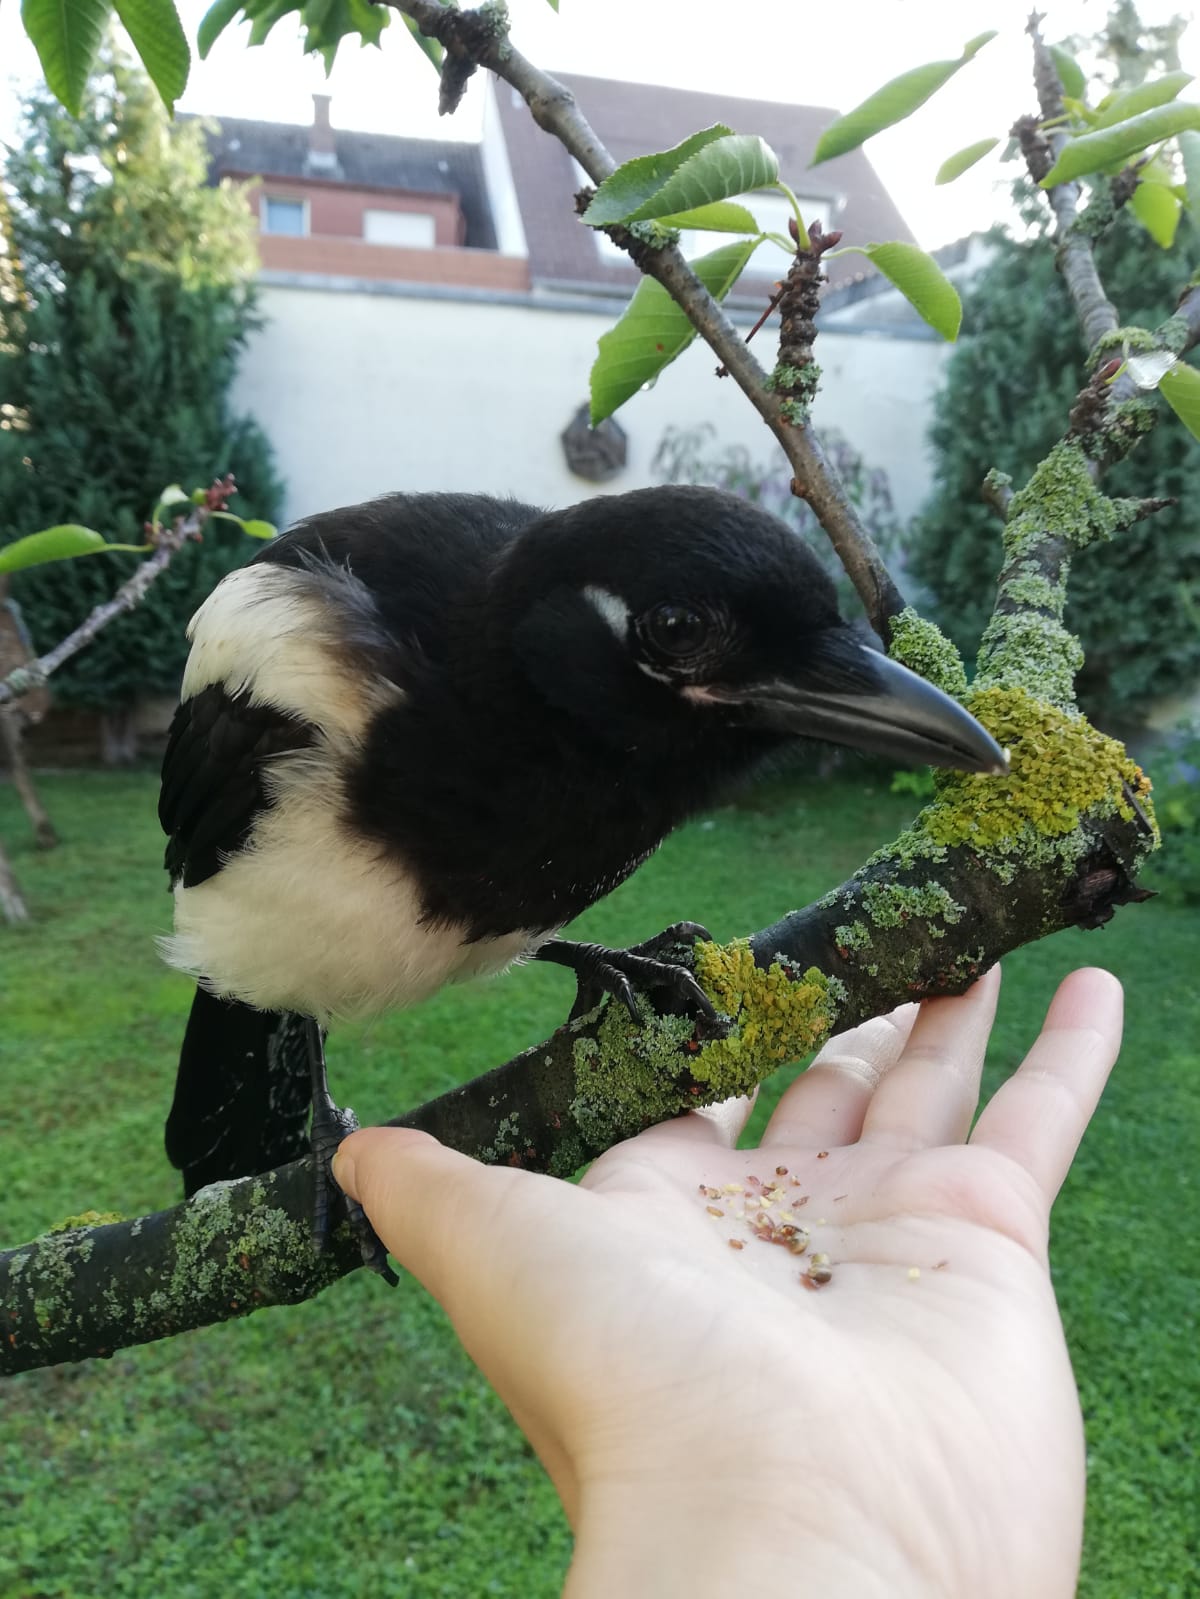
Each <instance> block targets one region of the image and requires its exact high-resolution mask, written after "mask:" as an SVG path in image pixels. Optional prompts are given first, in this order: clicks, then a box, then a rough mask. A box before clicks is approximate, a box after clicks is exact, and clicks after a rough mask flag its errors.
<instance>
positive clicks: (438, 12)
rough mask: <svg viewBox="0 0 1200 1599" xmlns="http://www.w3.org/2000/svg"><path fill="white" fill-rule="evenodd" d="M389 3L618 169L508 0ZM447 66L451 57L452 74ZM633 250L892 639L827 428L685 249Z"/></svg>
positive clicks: (881, 579)
mask: <svg viewBox="0 0 1200 1599" xmlns="http://www.w3.org/2000/svg"><path fill="white" fill-rule="evenodd" d="M381 3H383V4H386V5H390V6H392V7H393V8H394V9H395V10H397V11H401V12H403V13H404V15H405V16H408V17H411V18H412V19H413V21H414V22H415V23H416V24H417V25H418V27H419V28H420V29H421V31H422V33H424V34H426V35H428V37H430V38H432V39H437V40H438V41H439V42H440V43H441V45H442V46H443V48H444V50H445V51H446V61H447V63H450V68H449V70H450V72H451V75H452V80H453V83H454V85H455V86H456V88H457V93H461V87H462V84H463V83H465V81H466V79H465V76H464V69H463V63H464V62H466V63H468V64H469V63H475V64H478V65H479V66H482V67H486V68H488V69H489V70H490V71H492V72H494V73H495V74H496V76H497V77H499V78H502V79H503V80H504V81H505V82H506V83H508V84H510V85H511V86H512V87H513V88H514V89H516V90H517V92H518V93H519V94H520V95H521V96H522V98H523V99H524V101H525V103H526V105H527V106H528V107H529V110H530V112H531V114H532V116H533V119H534V121H535V122H536V123H537V124H538V126H539V127H540V128H542V129H544V130H545V132H547V133H550V134H552V135H553V136H554V137H555V138H556V139H558V140H559V142H560V143H561V144H562V145H563V146H564V147H565V148H566V149H567V150H568V151H569V152H570V154H571V155H573V156H574V157H575V159H576V161H578V162H579V164H580V166H581V167H582V168H583V170H584V171H585V172H586V173H587V175H588V176H589V177H590V178H591V179H592V181H593V182H594V183H601V182H603V180H604V179H605V178H606V177H608V175H609V173H610V172H612V171H613V170H614V169H615V166H616V163H615V162H614V161H613V158H612V156H611V155H610V154H609V153H608V151H607V150H606V149H605V148H604V146H603V144H602V143H601V142H600V140H599V139H598V138H597V137H596V134H595V132H594V130H593V129H592V128H591V126H590V125H589V123H588V121H587V119H586V117H585V116H584V115H583V113H582V112H581V111H580V109H579V106H578V104H577V102H576V100H575V96H574V95H573V94H572V93H571V91H570V90H569V89H568V88H567V87H566V86H565V84H562V83H559V82H557V81H556V80H555V79H554V78H552V77H550V76H549V74H547V73H545V72H542V71H541V70H540V69H539V68H537V67H535V66H534V65H533V64H532V63H531V62H530V61H528V60H526V58H525V57H524V56H523V55H522V54H521V53H520V51H519V50H517V49H516V48H515V47H514V46H513V44H512V41H511V40H510V39H509V37H508V18H507V13H506V11H505V8H504V6H503V5H496V4H490V5H489V4H485V5H482V6H480V7H479V9H478V10H476V11H460V10H458V9H457V8H455V7H443V6H441V5H440V4H438V0H381ZM446 72H447V67H446V66H444V67H443V83H445V77H446ZM468 75H469V74H468ZM456 104H457V98H456V96H455V94H451V95H450V96H446V95H445V94H443V101H442V108H443V109H444V110H453V109H454V105H456ZM632 253H633V255H634V259H635V261H636V264H637V266H638V267H639V268H640V269H641V271H642V272H644V273H645V274H646V275H647V276H649V277H652V278H654V279H656V280H657V282H659V283H661V284H662V286H663V288H664V289H666V291H667V293H668V294H670V295H671V296H672V298H673V299H674V300H675V301H676V302H677V303H678V304H679V305H680V306H682V308H683V309H684V311H686V312H687V315H688V317H689V319H690V320H691V322H692V325H693V326H694V327H695V328H696V330H697V332H698V333H699V334H700V337H701V338H702V339H704V340H705V342H706V343H707V344H708V345H709V347H710V348H711V349H712V350H713V351H714V352H715V353H716V355H717V356H718V358H719V359H720V362H721V365H722V366H723V367H724V368H725V369H726V371H727V372H728V374H729V376H730V377H732V378H733V380H734V382H735V383H736V384H737V385H738V387H739V388H740V389H741V390H742V392H743V393H744V394H745V395H746V397H747V399H748V400H749V401H750V403H751V405H753V406H754V408H755V410H756V411H757V412H758V414H759V415H760V416H761V417H762V419H763V421H764V422H765V423H766V424H767V426H768V427H769V428H770V430H771V432H772V433H773V434H774V435H775V438H776V439H777V440H778V441H779V444H780V446H781V447H782V449H783V452H784V455H785V456H786V457H787V460H788V462H789V464H790V465H791V468H792V471H793V473H794V475H795V484H796V492H797V493H798V494H799V495H800V496H801V497H802V498H803V499H804V500H806V501H807V502H808V504H809V505H810V506H811V507H812V509H813V514H814V515H815V516H816V518H817V520H818V521H819V522H820V524H821V526H822V528H823V529H824V530H825V533H826V535H827V536H828V538H829V540H830V542H831V543H832V545H833V547H834V549H835V550H836V551H837V555H838V559H839V560H840V561H841V563H842V565H843V567H844V568H845V570H846V573H847V575H848V576H849V578H850V581H851V582H852V583H853V584H854V587H855V591H856V592H857V594H858V596H859V598H860V599H861V601H862V604H863V607H864V609H865V611H866V613H867V616H868V618H869V620H870V622H871V625H872V627H873V628H874V629H875V631H876V632H877V633H878V634H879V636H880V637H881V638H882V639H883V640H884V642H885V643H886V642H887V640H888V637H889V631H888V629H889V623H890V620H891V618H892V617H893V616H896V615H898V614H899V612H900V611H901V610H903V608H904V600H903V598H902V596H901V594H900V591H899V589H898V587H897V585H896V583H895V581H894V579H893V578H892V577H891V575H890V574H889V572H888V570H887V566H886V564H885V562H884V559H883V556H882V555H881V554H880V552H879V549H878V547H877V546H876V544H875V541H874V539H872V537H871V535H870V533H869V531H868V530H867V528H866V526H865V525H864V523H863V521H862V519H861V517H860V516H859V514H858V511H857V510H856V508H855V506H854V505H853V503H852V501H851V499H850V496H849V495H848V494H847V492H846V489H845V486H844V485H843V483H842V482H841V480H840V478H839V477H838V474H837V470H836V468H835V467H834V465H833V463H832V462H831V461H830V460H829V458H828V457H827V456H826V454H825V451H824V450H823V449H822V447H821V442H820V440H819V438H818V437H817V435H816V434H815V433H814V432H813V430H812V428H811V427H809V426H808V425H807V421H806V420H805V419H804V418H799V417H797V416H796V415H795V413H794V412H793V411H792V410H791V409H790V407H789V404H788V401H787V399H786V398H785V397H784V396H781V395H780V394H778V393H776V392H775V391H774V390H773V389H772V388H770V387H769V386H768V383H767V374H766V373H765V372H764V371H763V369H762V367H761V366H760V365H759V363H758V361H757V360H756V358H755V356H754V354H753V353H752V351H751V350H750V349H749V348H748V346H747V345H746V343H745V341H744V340H743V339H742V338H741V337H740V336H739V334H738V331H737V329H736V328H735V327H734V325H733V323H732V322H731V321H730V320H729V318H728V317H727V316H726V315H725V312H724V311H723V310H722V309H721V307H720V305H719V304H718V303H717V301H716V300H714V299H713V297H712V295H711V294H710V293H709V292H708V290H707V289H706V288H705V287H704V285H703V284H702V283H701V282H700V280H699V278H697V276H696V274H695V273H694V272H693V271H692V269H691V268H690V267H689V266H688V264H687V262H686V261H685V259H684V257H683V255H682V254H681V253H680V251H679V250H678V249H676V248H675V247H674V246H673V245H667V246H664V247H660V248H653V249H651V248H646V247H643V248H641V249H637V248H635V249H634V251H633V252H632Z"/></svg>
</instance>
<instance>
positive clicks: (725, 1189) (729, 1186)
mask: <svg viewBox="0 0 1200 1599" xmlns="http://www.w3.org/2000/svg"><path fill="white" fill-rule="evenodd" d="M721 1192H722V1193H723V1194H744V1193H745V1192H746V1190H745V1189H744V1188H743V1187H742V1185H741V1183H722V1184H721Z"/></svg>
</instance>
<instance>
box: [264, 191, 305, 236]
mask: <svg viewBox="0 0 1200 1599" xmlns="http://www.w3.org/2000/svg"><path fill="white" fill-rule="evenodd" d="M259 226H260V228H261V229H262V231H263V232H264V233H283V234H286V235H287V237H288V238H291V239H302V238H304V236H305V235H306V234H307V232H308V202H307V201H306V200H278V199H276V198H275V197H274V196H273V195H270V194H268V195H264V196H263V202H262V209H261V211H260V212H259Z"/></svg>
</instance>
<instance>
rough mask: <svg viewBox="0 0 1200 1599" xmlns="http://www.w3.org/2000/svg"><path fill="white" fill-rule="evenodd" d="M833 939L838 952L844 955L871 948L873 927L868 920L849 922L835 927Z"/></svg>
mask: <svg viewBox="0 0 1200 1599" xmlns="http://www.w3.org/2000/svg"><path fill="white" fill-rule="evenodd" d="M833 941H834V943H835V944H836V945H837V951H838V954H839V955H842V956H846V955H849V954H851V953H852V952H854V951H859V950H864V949H870V947H871V929H870V928H869V927H868V926H867V924H866V922H847V923H844V924H843V925H842V926H841V927H835V928H834V930H833Z"/></svg>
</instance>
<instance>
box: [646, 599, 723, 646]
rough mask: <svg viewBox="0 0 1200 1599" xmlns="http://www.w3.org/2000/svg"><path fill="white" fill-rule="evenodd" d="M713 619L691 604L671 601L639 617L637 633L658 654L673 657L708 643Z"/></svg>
mask: <svg viewBox="0 0 1200 1599" xmlns="http://www.w3.org/2000/svg"><path fill="white" fill-rule="evenodd" d="M711 629H712V619H711V618H710V617H709V616H707V615H706V614H705V613H704V612H703V611H698V610H696V608H695V607H694V606H691V605H677V604H674V603H673V602H671V601H667V602H666V603H665V604H662V605H656V606H655V607H654V609H653V610H652V611H647V612H646V614H645V616H644V617H643V618H642V620H641V627H640V632H641V634H642V637H643V638H644V639H645V641H646V643H647V644H649V645H650V646H651V648H652V649H655V650H657V651H658V652H659V654H661V655H668V656H671V657H673V658H674V659H676V660H680V659H682V658H683V657H684V656H686V655H695V654H697V652H698V651H700V650H701V649H703V647H704V645H705V644H706V643H707V642H708V637H709V633H710V632H711Z"/></svg>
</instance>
